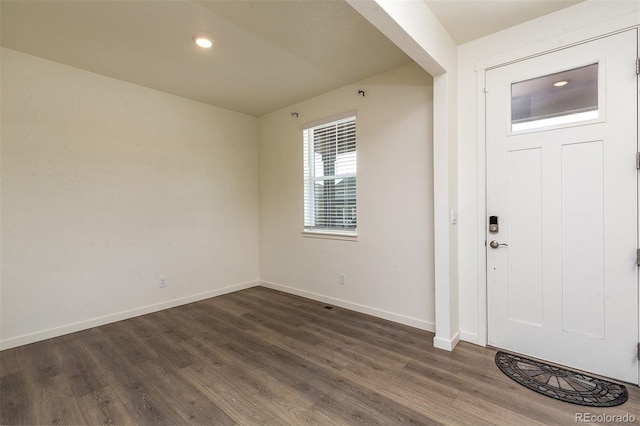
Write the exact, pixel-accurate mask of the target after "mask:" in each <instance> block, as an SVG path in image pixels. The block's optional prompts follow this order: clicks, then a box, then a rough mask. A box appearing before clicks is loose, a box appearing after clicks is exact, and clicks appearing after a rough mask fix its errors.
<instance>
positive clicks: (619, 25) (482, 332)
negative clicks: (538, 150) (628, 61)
mask: <svg viewBox="0 0 640 426" xmlns="http://www.w3.org/2000/svg"><path fill="white" fill-rule="evenodd" d="M632 22H633V24H632V25H630V24H629V17H628V16H627V17H622V18H619V19H616V20H613V21H609V22H606V23H603V24H600V25H597V26H594V27H591V28H589V29H588V30H582V31H577V32H573V33H569V34H565V35H563V36H562V37H561V38H560V37H556V38H554V39H550V40H547V41H544V42H541V43H536V44H532V45H529V46H524V47H522V48H521V49H518V50H517V51H515V52H509V53H505V54H500V55H496V56H493V57H490V58H487V59H484V60H482V61H479V62H477V63H476V69H475V71H476V94H477V96H476V98H477V105H476V111H477V116H476V117H477V138H476V140H477V141H478V143H477V170H478V174H477V194H478V210H477V211H478V217H477V219H478V222H477V253H478V259H477V265H478V271H477V278H478V305H477V306H478V336H477V337H478V344H479V345H481V346H487V344H488V324H489V321H488V315H489V311H488V297H487V294H488V288H487V253H488V251H487V242H486V235H487V233H486V228H487V223H488V212H487V174H486V173H487V155H486V150H487V138H486V120H487V113H486V105H485V93H486V74H487V72H488V71H490V70H492V69H494V68H499V67H502V66H505V65H509V64H512V63H516V62H521V61H525V60H527V59H531V58H535V57H538V56H542V55H546V54H548V53H552V52H555V51H559V50H564V49H568V48H571V47H574V46H577V45H580V44H584V43H588V42H590V41H594V40H598V39H602V38H606V37H609V36H612V35H615V34H619V33H622V32H625V31H629V30H633V29H635V30H637V36H638V44H637V46H638V50H639V52H637V54H638V56H640V25H638V24H637V18H636V19H635V21H632ZM558 46H560V47H558ZM638 95H639V96H638V99H639V100H638V102H639V105H638V111H639V117H638V120H637V121H638V122H637V123H636V124H637V126H638V133H637V135H638V137H639V138H640V84H639V93H638ZM637 142H638V149H639V150H640V141H637ZM639 176H640V173H639ZM638 230H639V235H638V236H637V238H638V247H640V177H639V182H638ZM639 279H640V278H639ZM638 305H639V308H640V292H639V300H638ZM638 330H639V335H638V341H639V342H640V318H639V319H638ZM638 373H639V376H640V366H639V372H638Z"/></svg>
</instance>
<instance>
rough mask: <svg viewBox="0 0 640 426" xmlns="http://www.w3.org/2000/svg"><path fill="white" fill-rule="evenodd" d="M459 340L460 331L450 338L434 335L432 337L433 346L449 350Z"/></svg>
mask: <svg viewBox="0 0 640 426" xmlns="http://www.w3.org/2000/svg"><path fill="white" fill-rule="evenodd" d="M459 342H460V333H456V334H455V336H453V338H452V339H443V338H442V337H438V336H436V337H434V338H433V347H434V348H438V349H444V350H445V351H449V352H451V351H452V350H453V348H455V347H456V345H457V344H458V343H459Z"/></svg>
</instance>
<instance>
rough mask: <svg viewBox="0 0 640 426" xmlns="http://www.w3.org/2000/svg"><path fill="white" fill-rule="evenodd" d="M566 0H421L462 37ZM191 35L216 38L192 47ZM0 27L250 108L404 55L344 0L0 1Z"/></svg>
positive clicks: (20, 39)
mask: <svg viewBox="0 0 640 426" xmlns="http://www.w3.org/2000/svg"><path fill="white" fill-rule="evenodd" d="M414 1H416V0H414ZM417 1H420V0H417ZM574 3H576V1H568V0H567V1H554V0H537V1H530V0H508V1H495V0H476V1H471V0H446V1H444V0H443V1H427V4H428V5H429V7H430V8H431V9H432V10H433V11H434V14H435V15H436V16H437V17H438V18H439V19H440V20H441V22H442V23H443V25H444V26H445V28H446V29H447V31H449V32H450V34H451V35H452V37H453V38H454V39H455V40H456V41H457V42H458V43H463V42H465V41H469V40H470V39H474V38H477V37H481V36H484V35H487V34H489V33H492V32H495V31H498V30H501V29H503V28H506V27H509V26H512V25H515V24H518V23H520V22H523V21H526V20H528V19H533V18H535V17H538V16H541V15H544V14H547V13H550V12H552V11H554V10H558V9H560V8H563V7H566V6H569V5H571V4H574ZM196 34H207V35H210V36H211V37H212V38H213V39H214V40H215V44H214V47H213V48H212V49H210V50H202V49H200V48H198V47H196V46H195V44H194V43H193V41H192V37H193V36H194V35H196ZM0 37H1V39H0V40H1V44H2V46H4V47H7V48H10V49H14V50H18V51H21V52H24V53H28V54H32V55H35V56H39V57H42V58H46V59H50V60H53V61H56V62H61V63H64V64H67V65H71V66H74V67H77V68H81V69H85V70H88V71H92V72H95V73H99V74H103V75H106V76H109V77H113V78H117V79H120V80H124V81H128V82H131V83H135V84H139V85H142V86H146V87H150V88H153V89H157V90H161V91H164V92H167V93H172V94H175V95H178V96H183V97H186V98H190V99H194V100H197V101H201V102H205V103H208V104H211V105H216V106H221V107H223V108H228V109H231V110H235V111H240V112H244V113H247V114H251V115H255V116H260V115H263V114H265V113H268V112H270V111H274V110H276V109H279V108H282V107H285V106H287V105H291V104H294V103H296V102H299V101H302V100H304V99H308V98H310V97H313V96H315V95H318V94H321V93H325V92H327V91H329V90H332V89H336V88H338V87H342V86H344V85H346V84H350V83H354V82H356V81H358V80H361V79H364V78H367V77H370V76H372V75H375V74H378V73H381V72H384V71H387V70H389V69H392V68H395V67H397V66H399V65H402V64H405V63H407V62H409V61H410V58H409V57H408V56H406V55H405V54H404V53H403V52H402V51H401V50H400V49H398V48H397V47H396V46H395V45H394V44H393V43H392V42H391V41H389V40H388V39H387V38H386V37H385V36H384V35H383V34H382V33H380V32H379V31H378V30H377V29H376V28H374V27H373V26H372V25H371V24H369V22H368V21H366V20H365V19H364V18H363V17H362V16H360V15H359V14H358V13H357V12H356V11H355V10H354V9H353V8H351V6H349V5H348V4H347V3H345V2H344V1H343V0H290V1H275V0H246V1H245V0H242V1H220V0H216V1H214V0H209V1H189V0H176V1H171V0H150V1H118V0H66V1H64V0H63V1H60V0H43V1H38V0H1V1H0Z"/></svg>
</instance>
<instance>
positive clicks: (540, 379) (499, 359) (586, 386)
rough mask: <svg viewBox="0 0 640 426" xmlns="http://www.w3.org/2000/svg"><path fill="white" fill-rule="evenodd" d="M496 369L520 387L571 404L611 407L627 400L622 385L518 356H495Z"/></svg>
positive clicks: (504, 354) (500, 354)
mask: <svg viewBox="0 0 640 426" xmlns="http://www.w3.org/2000/svg"><path fill="white" fill-rule="evenodd" d="M496 365H497V366H498V368H499V369H500V370H502V372H503V373H504V374H506V375H507V376H509V377H510V378H511V379H513V380H515V381H516V382H518V383H520V384H521V385H522V386H525V387H527V388H529V389H531V390H533V391H536V392H538V393H541V394H543V395H546V396H548V397H551V398H554V399H558V400H560V401H565V402H570V403H572V404H578V405H586V406H589V407H613V406H616V405H620V404H623V403H624V402H625V401H626V400H627V398H629V394H628V393H627V388H625V387H624V386H623V385H619V384H617V383H613V382H609V381H606V380H602V379H598V378H596V377H591V376H587V375H586V374H582V373H578V372H575V371H571V370H567V369H565V368H561V367H555V366H553V365H549V364H545V363H542V362H538V361H534V360H532V359H528V358H524V357H521V356H518V355H512V354H507V353H504V352H498V353H497V354H496Z"/></svg>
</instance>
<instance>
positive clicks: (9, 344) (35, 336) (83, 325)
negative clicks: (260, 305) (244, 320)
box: [0, 281, 258, 350]
mask: <svg viewBox="0 0 640 426" xmlns="http://www.w3.org/2000/svg"><path fill="white" fill-rule="evenodd" d="M257 285H258V282H257V281H251V282H247V283H242V284H237V285H232V286H229V287H224V288H220V289H217V290H213V291H207V292H204V293H199V294H193V295H191V296H185V297H179V298H177V299H172V300H167V301H165V302H160V303H156V304H153V305H147V306H142V307H140V308H135V309H131V310H128V311H123V312H118V313H115V314H111V315H105V316H102V317H97V318H91V319H88V320H86V321H80V322H76V323H73V324H68V325H63V326H60V327H54V328H50V329H47V330H42V331H38V332H35V333H29V334H23V335H22V336H17V337H11V338H9V339H4V340H0V350H4V349H10V348H15V347H16V346H22V345H28V344H29V343H34V342H39V341H41V340H46V339H51V338H53V337H58V336H63V335H65V334H70V333H75V332H77V331H82V330H87V329H89V328H92V327H98V326H101V325H105V324H109V323H112V322H116V321H122V320H125V319H129V318H133V317H137V316H140V315H146V314H150V313H152V312H157V311H162V310H163V309H168V308H174V307H176V306H180V305H186V304H187V303H192V302H197V301H199V300H204V299H209V298H211V297H215V296H221V295H223V294H227V293H233V292H234V291H238V290H244V289H246V288H250V287H255V286H257Z"/></svg>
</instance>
